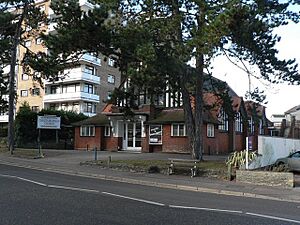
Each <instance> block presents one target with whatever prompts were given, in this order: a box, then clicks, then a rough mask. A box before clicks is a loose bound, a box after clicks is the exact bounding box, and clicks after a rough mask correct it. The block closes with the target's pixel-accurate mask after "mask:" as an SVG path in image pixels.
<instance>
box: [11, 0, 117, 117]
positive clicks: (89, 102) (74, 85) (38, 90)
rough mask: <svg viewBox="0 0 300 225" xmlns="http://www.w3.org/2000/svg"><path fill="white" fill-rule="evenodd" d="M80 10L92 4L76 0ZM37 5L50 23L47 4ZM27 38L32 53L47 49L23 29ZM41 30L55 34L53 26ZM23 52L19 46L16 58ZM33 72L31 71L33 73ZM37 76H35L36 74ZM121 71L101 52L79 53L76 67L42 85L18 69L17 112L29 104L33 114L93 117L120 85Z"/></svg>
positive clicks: (41, 25)
mask: <svg viewBox="0 0 300 225" xmlns="http://www.w3.org/2000/svg"><path fill="white" fill-rule="evenodd" d="M79 4H80V7H81V9H82V10H83V11H87V10H92V9H93V7H94V5H93V4H92V3H90V1H88V0H79ZM37 6H38V7H39V8H40V10H42V11H44V12H45V14H46V15H47V16H48V18H49V19H50V21H51V18H54V17H55V14H54V13H53V11H52V10H51V8H50V1H39V2H38V3H37ZM25 29H26V31H27V32H28V34H29V35H27V36H28V38H27V39H26V40H25V42H24V45H25V46H26V47H27V48H29V49H30V51H33V52H45V53H47V48H46V47H45V46H44V45H43V42H42V39H41V38H40V37H39V36H35V35H30V28H27V27H26V28H25ZM40 29H43V30H45V32H48V33H52V34H55V23H54V22H50V24H48V25H46V24H40ZM25 51H26V49H25V48H24V47H22V46H20V47H19V59H22V58H23V56H24V53H25ZM32 73H34V71H32ZM35 75H36V76H38V74H35ZM120 76H121V75H120V72H119V70H118V68H116V67H115V65H114V60H113V59H112V58H109V57H104V56H103V55H101V53H99V54H97V55H95V54H90V53H85V54H82V55H81V57H80V60H79V66H76V67H74V68H71V69H66V70H65V71H63V73H62V74H61V75H60V78H59V76H58V79H57V80H55V81H54V82H53V81H51V82H50V81H48V80H43V85H41V84H40V83H39V82H38V81H36V80H34V79H33V77H32V76H29V75H27V74H26V73H25V71H23V67H22V66H19V68H18V75H17V95H18V99H17V110H18V108H19V107H20V106H21V105H22V104H24V102H28V103H29V105H30V107H31V109H32V110H33V111H40V110H41V109H44V108H45V109H55V110H67V111H68V110H71V111H75V112H78V113H84V114H85V115H87V116H94V115H96V114H97V113H99V112H101V111H102V109H103V107H104V106H105V101H106V100H108V99H109V98H110V95H111V93H112V91H113V90H114V88H115V87H118V86H119V85H120V79H121V78H120Z"/></svg>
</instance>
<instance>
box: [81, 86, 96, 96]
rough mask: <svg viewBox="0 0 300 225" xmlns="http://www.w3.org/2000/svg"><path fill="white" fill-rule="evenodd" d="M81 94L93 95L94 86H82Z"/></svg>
mask: <svg viewBox="0 0 300 225" xmlns="http://www.w3.org/2000/svg"><path fill="white" fill-rule="evenodd" d="M83 92H85V93H89V94H94V85H92V84H84V88H83Z"/></svg>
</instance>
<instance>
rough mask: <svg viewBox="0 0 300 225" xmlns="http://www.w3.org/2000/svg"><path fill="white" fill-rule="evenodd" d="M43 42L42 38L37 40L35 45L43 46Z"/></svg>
mask: <svg viewBox="0 0 300 225" xmlns="http://www.w3.org/2000/svg"><path fill="white" fill-rule="evenodd" d="M42 42H43V40H42V38H40V37H39V38H36V39H35V44H36V45H41V44H42Z"/></svg>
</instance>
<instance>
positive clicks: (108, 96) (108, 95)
mask: <svg viewBox="0 0 300 225" xmlns="http://www.w3.org/2000/svg"><path fill="white" fill-rule="evenodd" d="M111 95H112V92H111V91H108V92H107V98H106V99H107V100H110V99H111Z"/></svg>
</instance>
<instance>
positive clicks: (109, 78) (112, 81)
mask: <svg viewBox="0 0 300 225" xmlns="http://www.w3.org/2000/svg"><path fill="white" fill-rule="evenodd" d="M107 82H108V83H109V84H114V83H115V76H114V75H111V74H108V76H107Z"/></svg>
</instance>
